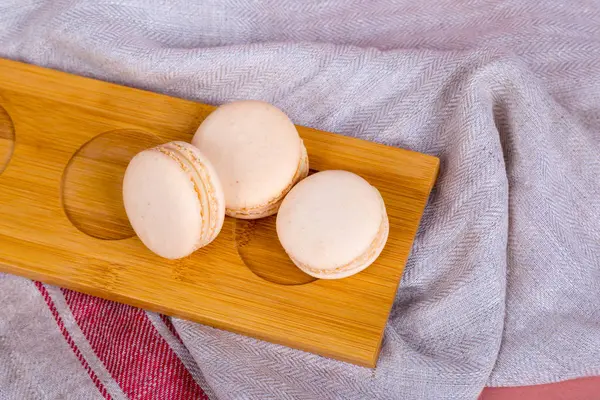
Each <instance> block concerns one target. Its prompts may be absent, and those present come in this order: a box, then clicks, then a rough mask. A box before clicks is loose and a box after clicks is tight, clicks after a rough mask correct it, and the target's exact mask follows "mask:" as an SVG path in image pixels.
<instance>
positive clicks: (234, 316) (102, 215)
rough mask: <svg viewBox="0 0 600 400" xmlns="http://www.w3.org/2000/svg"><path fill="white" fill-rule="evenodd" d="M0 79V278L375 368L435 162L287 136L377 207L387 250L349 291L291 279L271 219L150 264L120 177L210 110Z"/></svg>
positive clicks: (34, 75) (21, 69)
mask: <svg viewBox="0 0 600 400" xmlns="http://www.w3.org/2000/svg"><path fill="white" fill-rule="evenodd" d="M0 76H2V79H1V80H0V270H1V271H3V272H8V273H12V274H16V275H21V276H24V277H28V278H31V279H37V280H41V281H43V282H46V283H49V284H54V285H60V286H63V287H67V288H70V289H74V290H78V291H81V292H85V293H88V294H91V295H95V296H99V297H103V298H106V299H110V300H114V301H118V302H122V303H127V304H131V305H133V306H138V307H143V308H145V309H148V310H153V311H157V312H162V313H165V314H168V315H172V316H177V317H181V318H185V319H189V320H192V321H197V322H200V323H203V324H207V325H211V326H214V327H216V328H221V329H227V330H230V331H234V332H238V333H241V334H245V335H250V336H253V337H256V338H259V339H264V340H267V341H271V342H274V343H279V344H283V345H286V346H290V347H293V348H298V349H302V350H305V351H310V352H314V353H317V354H320V355H323V356H327V357H332V358H336V359H339V360H344V361H348V362H352V363H355V364H359V365H363V366H368V367H374V366H375V365H376V362H377V357H378V354H379V349H380V345H381V340H382V335H383V331H384V328H385V325H386V322H387V318H388V315H389V312H390V309H391V306H392V302H393V300H394V297H395V294H396V290H397V288H398V284H399V281H400V278H401V276H402V271H403V268H404V265H405V263H406V260H407V258H408V255H409V252H410V248H411V245H412V242H413V239H414V236H415V234H416V231H417V228H418V224H419V220H420V218H421V215H422V213H423V209H424V207H425V204H426V202H427V199H428V196H429V193H430V191H431V189H432V186H433V184H434V181H435V178H436V176H437V172H438V165H439V162H438V159H437V158H435V157H431V156H428V155H423V154H419V153H415V152H411V151H407V150H402V149H398V148H392V147H387V146H383V145H379V144H375V143H371V142H366V141H362V140H358V139H353V138H349V137H343V136H340V135H335V134H331V133H327V132H322V131H318V130H315V129H310V128H305V127H298V130H299V132H300V134H301V136H302V138H303V139H304V141H305V144H306V146H307V149H308V154H309V158H310V164H311V168H312V169H314V170H326V169H346V170H349V171H352V172H355V173H357V174H359V175H361V176H363V177H364V178H365V179H367V180H368V181H369V182H370V183H371V184H373V185H374V186H376V187H377V188H378V189H379V190H380V192H381V194H382V196H383V198H384V201H385V203H386V206H387V210H388V214H389V219H390V235H389V240H388V243H387V245H386V247H385V249H384V251H383V253H382V254H381V256H380V257H379V259H378V260H377V261H376V262H375V263H374V264H373V265H372V266H371V267H369V268H367V269H366V270H365V271H363V272H361V273H359V274H357V275H355V276H352V277H350V278H346V279H341V280H334V281H327V280H315V279H313V278H311V277H309V276H307V275H305V274H303V273H302V272H300V271H299V270H298V269H296V268H295V267H294V266H293V265H292V264H291V262H290V261H289V260H288V259H287V257H286V256H285V253H284V252H283V250H282V249H281V246H280V245H279V243H278V241H277V237H276V234H275V228H274V218H271V219H265V220H262V221H254V222H248V221H235V220H233V219H230V218H227V219H226V222H225V225H224V228H223V230H222V233H221V234H220V236H219V237H218V238H217V239H216V240H215V241H214V242H213V243H212V244H211V245H209V246H207V247H205V248H203V249H201V250H199V251H197V252H196V253H194V254H193V255H191V256H190V257H188V258H185V259H181V260H176V261H170V260H164V259H161V258H159V257H157V256H156V255H154V254H152V253H151V252H150V251H148V250H147V249H146V248H145V247H144V246H143V245H142V243H141V242H140V241H139V240H138V239H137V238H136V237H135V235H134V232H133V230H132V229H131V227H130V226H129V223H128V221H127V218H126V216H125V213H124V210H123V204H122V199H121V181H122V178H123V173H124V171H125V167H126V166H127V163H128V161H129V159H130V158H131V157H132V156H133V155H134V154H135V153H136V152H138V151H140V150H142V149H144V148H147V147H151V146H153V145H156V144H158V143H161V142H167V141H171V140H186V141H189V140H190V139H191V137H192V135H193V133H194V132H195V130H196V128H197V127H198V125H199V124H200V122H201V121H202V119H203V118H205V117H206V116H207V115H208V114H209V113H210V112H211V111H212V110H213V107H211V106H208V105H204V104H199V103H195V102H192V101H187V100H181V99H176V98H172V97H168V96H164V95H159V94H156V93H150V92H145V91H141V90H136V89H132V88H127V87H123V86H118V85H114V84H110V83H106V82H101V81H97V80H92V79H87V78H83V77H78V76H73V75H69V74H65V73H61V72H57V71H52V70H48V69H43V68H39V67H35V66H31V65H26V64H21V63H17V62H13V61H7V60H0ZM13 147H14V149H13Z"/></svg>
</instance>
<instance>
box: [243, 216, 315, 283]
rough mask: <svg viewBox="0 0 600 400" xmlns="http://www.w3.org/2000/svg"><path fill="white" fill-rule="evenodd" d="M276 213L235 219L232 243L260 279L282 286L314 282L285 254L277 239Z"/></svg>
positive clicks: (313, 279)
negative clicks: (255, 217)
mask: <svg viewBox="0 0 600 400" xmlns="http://www.w3.org/2000/svg"><path fill="white" fill-rule="evenodd" d="M276 220H277V217H276V216H271V217H267V218H261V219H253V220H243V219H236V220H235V245H236V248H237V251H238V254H239V255H240V257H241V258H242V260H243V261H244V263H245V264H246V266H247V267H248V268H249V269H250V270H251V271H252V272H254V274H256V275H258V276H260V277H261V278H263V279H265V280H267V281H269V282H273V283H278V284H281V285H303V284H306V283H310V282H313V281H316V280H317V279H316V278H313V277H312V276H310V275H307V274H305V273H304V272H302V271H301V270H300V269H299V268H298V267H296V266H295V265H294V263H293V262H292V260H290V258H289V257H288V255H287V254H286V252H285V250H283V247H281V244H280V243H279V239H278V238H277V231H276V228H275V221H276Z"/></svg>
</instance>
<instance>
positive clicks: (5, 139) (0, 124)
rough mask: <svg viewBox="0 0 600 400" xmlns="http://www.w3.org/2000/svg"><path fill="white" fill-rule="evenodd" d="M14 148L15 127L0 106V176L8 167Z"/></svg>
mask: <svg viewBox="0 0 600 400" xmlns="http://www.w3.org/2000/svg"><path fill="white" fill-rule="evenodd" d="M14 148H15V126H14V125H13V122H12V119H11V118H10V116H9V115H8V113H7V112H6V110H5V109H4V108H3V107H2V106H0V174H1V173H2V172H4V170H5V169H6V167H7V166H8V162H9V161H10V158H11V157H12V154H13V151H14Z"/></svg>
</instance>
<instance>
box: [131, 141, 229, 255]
mask: <svg viewBox="0 0 600 400" xmlns="http://www.w3.org/2000/svg"><path fill="white" fill-rule="evenodd" d="M123 203H124V205H125V211H126V212H127V217H128V218H129V222H130V223H131V226H132V227H133V230H134V231H135V233H136V234H137V236H138V237H139V238H140V240H141V241H142V242H143V243H144V244H145V245H146V247H148V248H149V249H150V250H152V251H153V252H154V253H156V254H158V255H159V256H161V257H164V258H169V259H177V258H182V257H185V256H187V255H189V254H191V253H192V252H194V251H195V250H197V249H199V248H200V247H203V246H206V245H208V244H209V243H210V242H212V241H213V240H214V239H215V238H216V237H217V235H218V234H219V232H220V231H221V228H222V227H223V221H224V219H225V198H224V195H223V189H222V187H221V183H220V182H219V179H218V176H217V173H216V171H215V169H214V168H213V167H212V165H211V164H210V161H209V160H208V159H207V158H206V157H205V156H204V155H202V153H201V152H200V151H199V150H198V149H196V148H195V147H194V146H192V145H191V144H189V143H185V142H171V143H167V144H163V145H160V146H157V147H155V148H152V149H149V150H144V151H142V152H141V153H139V154H137V155H136V156H135V157H133V158H132V160H131V161H130V163H129V165H128V166H127V170H126V171H125V177H124V179H123Z"/></svg>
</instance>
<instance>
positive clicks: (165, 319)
mask: <svg viewBox="0 0 600 400" xmlns="http://www.w3.org/2000/svg"><path fill="white" fill-rule="evenodd" d="M160 319H161V320H162V322H164V324H165V325H166V327H167V328H168V329H169V331H170V332H171V333H172V334H173V336H175V337H176V338H177V340H179V342H181V343H183V340H181V337H180V336H179V333H177V330H176V329H175V326H174V325H173V322H171V318H169V317H167V316H166V315H164V314H160Z"/></svg>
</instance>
